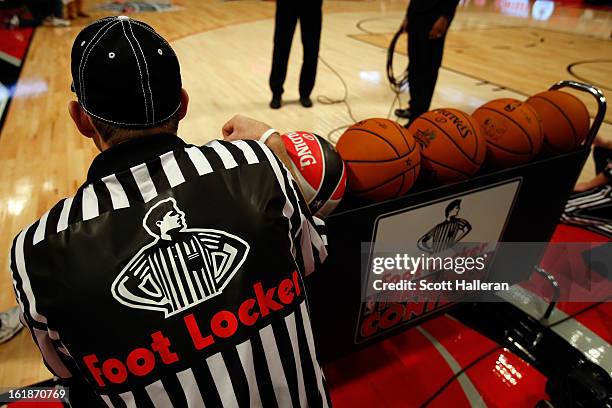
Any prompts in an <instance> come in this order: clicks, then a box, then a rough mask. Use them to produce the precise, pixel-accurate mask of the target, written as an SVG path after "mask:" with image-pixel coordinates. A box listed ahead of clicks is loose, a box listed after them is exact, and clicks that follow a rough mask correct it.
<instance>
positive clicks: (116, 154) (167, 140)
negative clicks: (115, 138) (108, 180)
mask: <svg viewBox="0 0 612 408" xmlns="http://www.w3.org/2000/svg"><path fill="white" fill-rule="evenodd" d="M185 146H186V143H185V142H184V141H183V139H181V138H180V137H178V136H176V135H173V134H170V133H160V134H155V135H148V136H141V137H136V138H134V139H132V140H127V141H125V142H123V143H119V144H117V145H115V146H112V147H111V148H109V149H107V150H105V151H104V152H102V153H100V154H99V155H98V156H96V158H95V159H94V161H93V162H92V163H91V166H90V167H89V171H88V173H87V182H89V183H91V182H93V181H95V180H100V179H101V178H103V177H106V176H108V175H110V174H113V173H117V172H120V171H122V170H125V169H129V168H130V167H133V166H136V165H138V164H141V163H144V162H146V161H148V160H149V159H153V158H154V157H156V156H159V155H161V154H163V153H165V152H168V151H170V150H173V149H176V148H181V147H185Z"/></svg>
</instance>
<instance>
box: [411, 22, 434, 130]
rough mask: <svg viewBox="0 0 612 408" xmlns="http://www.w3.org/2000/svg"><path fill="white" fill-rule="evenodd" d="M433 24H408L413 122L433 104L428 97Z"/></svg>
mask: <svg viewBox="0 0 612 408" xmlns="http://www.w3.org/2000/svg"><path fill="white" fill-rule="evenodd" d="M430 29H431V23H430V22H429V21H423V19H420V18H419V19H412V21H410V22H409V24H408V86H409V89H410V102H409V112H410V117H409V119H410V120H411V121H412V120H414V119H416V118H417V117H418V116H419V115H421V114H422V113H424V112H426V111H427V109H428V108H429V104H430V103H431V96H429V97H428V96H427V94H428V92H429V89H430V88H431V85H430V82H431V78H430V77H431V69H432V67H431V61H432V60H433V58H432V56H431V51H430V49H429V47H430V46H431V45H430V40H429V31H430Z"/></svg>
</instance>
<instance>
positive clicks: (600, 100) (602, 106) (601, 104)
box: [549, 81, 607, 148]
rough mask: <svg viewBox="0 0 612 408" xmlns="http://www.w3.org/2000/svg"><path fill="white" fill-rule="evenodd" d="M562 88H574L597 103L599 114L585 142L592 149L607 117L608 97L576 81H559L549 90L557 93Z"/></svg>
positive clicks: (594, 88) (596, 115) (596, 89)
mask: <svg viewBox="0 0 612 408" xmlns="http://www.w3.org/2000/svg"><path fill="white" fill-rule="evenodd" d="M561 88H573V89H576V90H578V91H582V92H587V93H590V94H591V95H593V97H594V98H595V100H596V101H597V113H596V114H595V119H593V124H592V125H591V128H590V129H589V133H588V135H587V138H586V142H585V146H586V147H588V148H591V145H592V144H593V141H594V140H595V136H597V132H599V128H600V127H601V124H602V122H603V120H604V117H605V116H606V106H607V103H606V97H605V96H604V94H603V92H601V91H600V90H599V89H598V88H596V87H594V86H592V85H588V84H583V83H581V82H576V81H559V82H557V83H556V84H554V85H553V86H551V87H550V89H549V90H550V91H556V90H557V89H561Z"/></svg>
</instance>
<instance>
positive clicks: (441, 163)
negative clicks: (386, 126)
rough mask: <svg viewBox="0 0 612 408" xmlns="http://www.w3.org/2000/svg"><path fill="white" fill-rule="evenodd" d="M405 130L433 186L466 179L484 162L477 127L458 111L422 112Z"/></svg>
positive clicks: (482, 143)
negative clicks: (415, 144)
mask: <svg viewBox="0 0 612 408" xmlns="http://www.w3.org/2000/svg"><path fill="white" fill-rule="evenodd" d="M408 131H409V132H410V133H411V134H412V135H413V136H414V137H415V139H416V140H417V141H418V142H419V145H420V146H421V166H422V167H423V173H424V174H426V176H427V177H428V178H429V179H431V180H432V181H434V182H436V183H446V182H453V181H459V180H465V179H467V178H469V177H470V176H472V175H473V174H474V173H476V172H477V171H478V169H480V166H481V165H482V162H483V161H484V159H485V155H486V152H487V146H486V142H485V139H484V136H483V135H482V132H481V130H480V126H479V125H478V123H477V122H476V121H475V120H474V119H473V118H472V117H471V116H470V115H468V114H466V113H464V112H461V111H459V110H457V109H436V110H433V111H430V112H425V113H424V114H422V115H421V116H419V117H418V118H416V119H415V121H414V122H412V124H411V125H410V127H409V128H408Z"/></svg>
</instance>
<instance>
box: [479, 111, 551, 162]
mask: <svg viewBox="0 0 612 408" xmlns="http://www.w3.org/2000/svg"><path fill="white" fill-rule="evenodd" d="M478 109H484V110H488V111H491V112H495V113H497V114H498V115H502V116H503V117H504V118H506V119H508V120H509V121H511V122H512V123H514V124H515V125H516V126H518V127H519V128H521V130H522V131H523V133H525V136H527V141H528V142H529V147H531V154H536V153H537V152H535V151H534V148H533V142H532V141H531V138H530V137H529V132H527V131H526V130H525V128H524V127H523V126H521V125H520V124H519V123H518V122H517V121H516V120H514V119H512V118H511V117H510V116H508V115H505V114H503V113H501V112H498V111H496V110H495V109H491V108H488V107H486V106H481V107H480V108H478ZM538 120H539V119H538ZM538 127H539V128H540V130H542V127H541V125H540V126H538ZM542 136H544V135H542Z"/></svg>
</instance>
